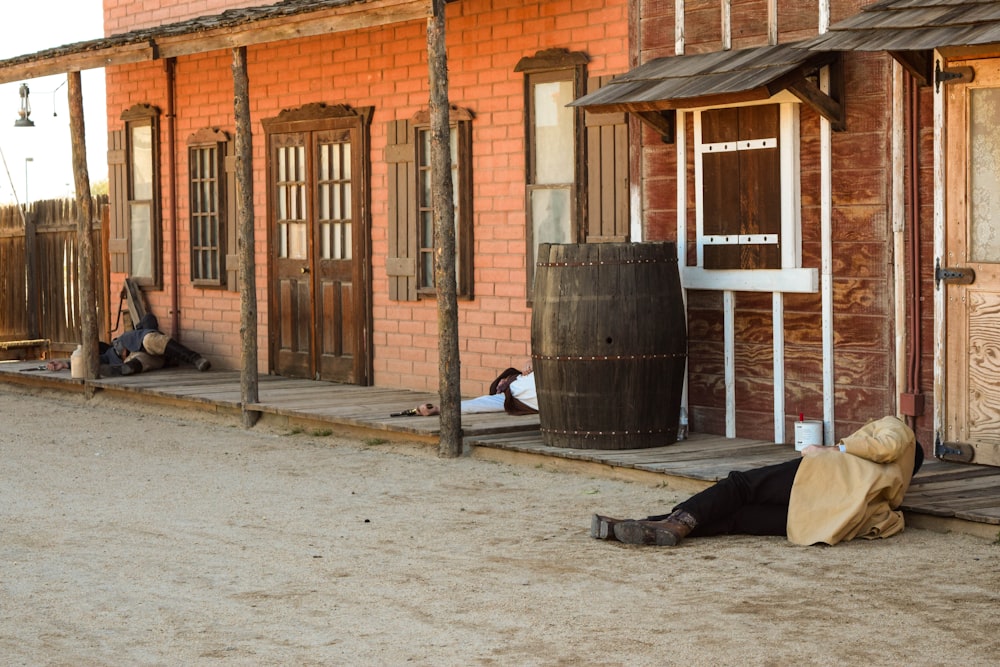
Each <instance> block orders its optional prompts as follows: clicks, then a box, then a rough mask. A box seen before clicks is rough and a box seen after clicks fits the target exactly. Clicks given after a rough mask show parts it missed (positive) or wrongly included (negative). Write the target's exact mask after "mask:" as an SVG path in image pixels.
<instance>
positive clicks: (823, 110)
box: [788, 76, 847, 132]
mask: <svg viewBox="0 0 1000 667" xmlns="http://www.w3.org/2000/svg"><path fill="white" fill-rule="evenodd" d="M832 79H833V77H832V76H831V83H832ZM788 91H789V92H791V93H792V94H793V95H795V96H796V97H797V98H799V99H800V100H802V101H803V102H805V103H806V104H808V105H809V106H811V107H812V108H813V109H815V110H816V112H817V113H819V115H821V116H822V117H823V118H826V119H827V120H828V121H830V126H831V127H832V128H833V129H834V130H835V131H837V132H842V131H844V130H845V129H846V128H847V123H846V121H845V118H844V107H843V105H842V104H841V103H840V102H839V101H837V100H836V99H834V98H833V97H831V96H830V95H827V94H826V93H824V92H823V91H821V90H820V89H819V86H817V85H816V84H815V83H814V82H812V81H810V80H809V79H799V80H798V81H796V82H794V83H791V84H789V86H788Z"/></svg>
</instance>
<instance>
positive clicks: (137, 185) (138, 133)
mask: <svg viewBox="0 0 1000 667" xmlns="http://www.w3.org/2000/svg"><path fill="white" fill-rule="evenodd" d="M131 127H132V132H131V134H132V143H131V144H130V146H129V150H130V155H131V160H132V163H131V168H132V174H131V176H132V179H131V182H132V199H152V198H153V128H152V126H150V125H132V126H131Z"/></svg>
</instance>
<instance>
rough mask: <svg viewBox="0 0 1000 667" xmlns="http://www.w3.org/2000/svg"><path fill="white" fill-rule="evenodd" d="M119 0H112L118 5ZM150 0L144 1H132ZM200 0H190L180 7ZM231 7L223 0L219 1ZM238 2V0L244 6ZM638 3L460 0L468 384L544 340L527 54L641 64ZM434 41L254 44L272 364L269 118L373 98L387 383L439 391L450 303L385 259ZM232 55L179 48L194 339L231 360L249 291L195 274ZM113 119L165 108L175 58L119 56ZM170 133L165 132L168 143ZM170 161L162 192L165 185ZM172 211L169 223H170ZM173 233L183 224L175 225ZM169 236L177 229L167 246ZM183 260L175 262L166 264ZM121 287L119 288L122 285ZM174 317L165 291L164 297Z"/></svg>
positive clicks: (261, 267) (598, 71)
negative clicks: (632, 16)
mask: <svg viewBox="0 0 1000 667" xmlns="http://www.w3.org/2000/svg"><path fill="white" fill-rule="evenodd" d="M119 4H125V3H117V2H112V1H111V0H109V1H108V2H107V3H106V7H108V8H109V9H114V8H115V7H117V6H118V5H119ZM129 4H138V3H129ZM181 4H184V5H189V4H190V5H193V4H197V3H176V5H175V6H179V5H181ZM215 4H219V3H215ZM230 4H231V5H232V6H236V5H237V4H240V3H230ZM627 14H628V11H627V0H547V1H534V2H517V3H513V2H508V1H505V0H462V2H458V3H454V4H450V5H449V6H448V26H447V30H448V43H449V67H450V90H451V102H452V104H456V105H458V106H462V107H466V108H469V109H471V110H472V111H473V112H474V113H475V120H474V122H473V156H474V158H473V181H474V237H475V295H476V296H475V299H474V300H472V301H461V302H460V303H459V335H460V346H461V355H462V377H463V384H462V393H463V394H465V395H472V394H475V393H480V392H482V391H484V390H485V388H486V387H487V386H488V384H489V382H490V381H491V380H492V379H493V378H494V377H495V376H496V373H497V371H498V370H500V369H503V368H505V367H507V366H511V365H521V364H523V362H524V361H525V360H526V359H527V358H528V356H529V353H530V350H529V347H530V340H529V338H530V331H529V329H530V320H531V312H530V309H529V308H528V306H527V304H526V302H525V276H526V268H525V245H526V240H525V224H526V221H525V208H524V207H525V203H524V183H525V174H524V169H525V167H524V101H523V75H521V74H519V73H516V72H514V67H515V65H516V64H517V62H518V61H519V60H520V59H521V58H523V57H525V56H531V55H534V54H535V53H536V52H537V51H539V50H542V49H548V48H555V47H560V48H566V49H569V50H570V51H585V52H586V53H588V54H589V55H590V56H591V62H590V64H589V66H588V72H589V74H590V75H593V76H599V75H603V74H616V73H621V72H624V71H625V70H626V69H627V65H628V45H627V34H628V16H627ZM426 52H427V41H426V26H425V24H424V23H423V22H412V23H406V24H398V25H392V26H388V27H385V28H377V29H368V30H361V31H355V32H347V33H341V34H332V35H327V36H324V37H317V38H308V39H300V40H294V41H290V42H285V43H281V44H275V45H267V46H255V47H251V48H250V49H249V51H248V60H249V74H250V88H251V95H252V100H251V113H252V120H253V128H254V132H255V134H254V138H253V141H254V159H255V183H254V197H255V208H256V211H255V212H256V216H257V220H258V224H257V286H258V304H259V318H260V319H259V324H260V340H259V344H260V349H261V368H262V369H265V370H266V368H267V361H266V351H267V328H266V325H267V303H268V302H267V289H268V284H267V270H266V266H267V251H266V248H265V242H264V240H265V239H266V230H265V228H264V225H263V221H264V220H266V209H265V202H266V189H265V183H264V149H265V145H264V136H263V133H262V130H261V125H260V121H261V119H264V118H269V117H272V116H275V115H277V114H278V113H279V112H280V111H281V110H282V109H286V108H295V107H298V106H300V105H303V104H307V103H311V102H326V103H331V104H339V103H344V104H348V105H350V106H352V107H363V106H373V107H374V109H375V111H374V116H373V122H372V126H371V154H370V157H371V164H372V246H373V260H372V264H373V272H372V276H373V279H372V288H373V295H372V304H373V315H374V364H375V383H376V384H378V385H382V386H399V387H409V388H415V389H431V390H436V389H437V381H438V380H437V338H438V336H437V304H436V302H435V301H434V300H422V301H418V302H398V301H390V300H389V298H388V279H387V277H386V268H385V257H386V255H387V253H388V240H387V230H388V220H387V216H388V211H387V201H386V196H385V189H386V185H387V169H386V164H385V159H384V155H385V145H386V138H385V124H386V122H387V121H389V120H398V119H405V118H410V117H411V116H412V115H413V114H414V113H415V112H417V111H419V110H420V109H423V108H425V107H426V106H427V98H428V85H427V65H426V62H427V54H426ZM230 65H231V60H230V53H229V52H228V51H226V52H213V53H210V54H207V55H202V56H196V57H187V58H181V59H179V60H178V61H177V68H176V77H177V87H176V90H177V95H176V107H177V119H176V123H177V144H178V154H179V155H180V156H181V157H180V158H179V160H178V187H177V194H178V211H180V215H179V216H178V228H179V241H178V244H179V246H178V247H179V250H180V252H179V257H180V262H181V266H180V270H179V276H180V301H181V303H182V310H181V313H180V314H179V321H178V323H179V329H180V331H181V337H182V339H184V340H185V341H186V342H190V344H191V345H192V347H194V346H200V348H201V349H202V350H203V351H204V352H205V353H206V354H209V355H211V356H212V358H213V362H215V361H216V360H218V362H219V366H220V367H227V366H228V367H232V368H235V367H237V366H238V363H239V334H238V328H239V327H238V320H239V307H240V303H239V295H238V294H235V293H232V292H224V291H213V290H204V289H198V288H194V287H192V286H191V285H190V284H189V280H188V276H189V275H190V271H189V266H188V240H187V235H188V232H187V224H188V222H187V215H186V213H185V211H186V210H187V206H188V199H187V193H186V187H185V183H186V179H187V166H186V161H187V159H186V152H185V151H184V147H185V141H186V139H187V137H188V136H189V135H190V134H192V133H193V132H195V131H197V130H199V129H201V128H204V127H218V128H220V129H223V130H227V131H230V132H232V131H233V129H234V122H233V112H232V96H233V92H232V78H231V77H232V75H231V71H230ZM107 81H108V84H107V85H108V116H109V125H110V127H111V129H118V128H120V127H122V122H121V121H120V120H119V115H120V113H121V111H123V110H125V109H127V108H129V107H130V106H132V105H133V104H136V103H139V102H144V103H150V104H155V105H157V106H159V107H160V108H161V109H164V108H165V104H166V98H165V93H164V91H165V85H164V81H165V75H164V68H163V64H162V63H153V64H143V65H138V66H127V67H116V68H109V69H108V71H107ZM165 138H166V135H165V132H164V134H163V136H162V137H161V140H165ZM165 165H166V162H165V160H164V162H163V173H164V182H163V192H164V193H166V191H167V185H168V182H167V180H166V167H165ZM168 217H169V212H168V211H167V210H166V208H164V229H165V230H169V229H170V227H171V223H170V221H169V219H168ZM167 234H168V235H169V232H167ZM171 243H172V240H171V239H169V238H168V239H166V240H165V248H164V250H165V258H166V257H169V252H170V250H171V247H172V246H171ZM165 268H166V269H167V270H168V271H169V263H167V266H166V267H165ZM113 289H115V288H114V287H113ZM150 301H151V302H152V303H153V309H154V312H156V313H157V314H158V315H160V317H161V319H162V320H166V321H165V322H163V324H164V326H167V325H168V322H169V315H168V313H169V296H168V293H167V292H166V291H164V292H153V293H151V294H150Z"/></svg>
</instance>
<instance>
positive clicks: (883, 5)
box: [804, 0, 1000, 51]
mask: <svg viewBox="0 0 1000 667" xmlns="http://www.w3.org/2000/svg"><path fill="white" fill-rule="evenodd" d="M994 43H1000V3H998V2H997V1H996V0H881V1H880V2H876V3H874V4H872V5H869V6H867V7H865V8H863V9H862V10H861V11H860V12H859V13H857V14H855V15H854V16H852V17H850V18H847V19H845V20H843V21H840V22H839V23H836V24H835V25H833V26H831V27H830V29H829V31H827V32H826V33H824V34H822V35H819V36H818V37H814V38H812V39H810V40H809V41H807V42H806V43H805V44H804V46H806V47H808V48H810V49H816V50H824V51H925V50H931V49H937V48H941V47H956V46H978V45H985V44H994Z"/></svg>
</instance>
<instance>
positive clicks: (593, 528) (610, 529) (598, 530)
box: [590, 514, 622, 540]
mask: <svg viewBox="0 0 1000 667" xmlns="http://www.w3.org/2000/svg"><path fill="white" fill-rule="evenodd" d="M621 522H622V519H612V518H611V517H609V516H601V515H600V514H595V515H594V516H592V517H590V536H591V537H593V538H594V539H597V540H616V539H618V538H617V537H615V525H617V524H619V523H621Z"/></svg>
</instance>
